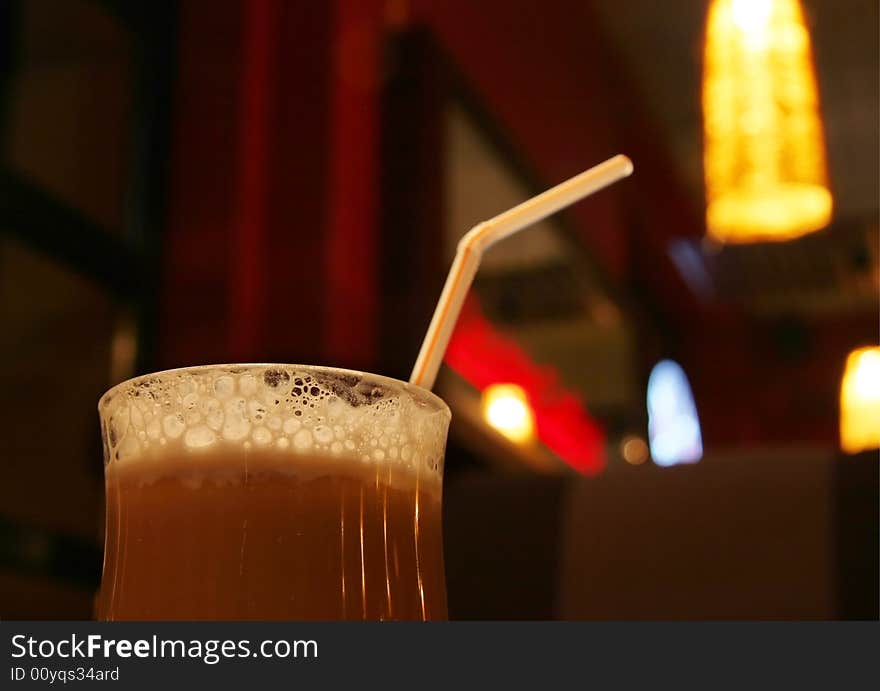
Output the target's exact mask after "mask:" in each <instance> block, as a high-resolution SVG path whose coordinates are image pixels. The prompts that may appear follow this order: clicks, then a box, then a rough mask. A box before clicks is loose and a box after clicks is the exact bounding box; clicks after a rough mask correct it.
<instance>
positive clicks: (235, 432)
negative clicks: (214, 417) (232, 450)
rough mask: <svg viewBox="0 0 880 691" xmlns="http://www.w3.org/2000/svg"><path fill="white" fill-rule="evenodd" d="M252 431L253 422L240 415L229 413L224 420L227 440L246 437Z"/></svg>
mask: <svg viewBox="0 0 880 691" xmlns="http://www.w3.org/2000/svg"><path fill="white" fill-rule="evenodd" d="M250 431H251V423H250V422H248V421H247V420H245V419H244V418H243V417H241V416H240V415H234V414H233V415H227V416H226V419H225V420H224V421H223V431H222V434H223V438H224V439H226V440H227V441H238V440H239V439H244V438H245V437H246V436H247V435H248V432H250Z"/></svg>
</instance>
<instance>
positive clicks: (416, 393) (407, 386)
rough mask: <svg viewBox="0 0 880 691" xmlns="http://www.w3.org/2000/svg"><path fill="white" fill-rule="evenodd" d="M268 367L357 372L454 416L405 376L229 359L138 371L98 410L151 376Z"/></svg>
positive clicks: (113, 390) (443, 403)
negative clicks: (139, 372) (231, 360)
mask: <svg viewBox="0 0 880 691" xmlns="http://www.w3.org/2000/svg"><path fill="white" fill-rule="evenodd" d="M268 367H279V368H287V369H298V370H306V371H312V372H322V373H327V374H335V375H339V376H354V377H358V378H359V379H361V380H364V379H366V380H367V381H370V382H375V383H376V384H380V385H384V386H387V387H389V388H391V389H393V390H394V391H402V392H406V393H408V394H410V395H411V396H412V397H413V398H415V399H417V400H420V401H423V402H424V403H427V404H429V405H432V406H433V407H434V408H435V409H436V410H437V411H438V412H445V413H446V415H447V416H448V417H452V411H451V410H450V409H449V405H448V404H447V403H446V401H444V400H443V399H442V398H440V396H438V395H437V394H435V393H434V392H433V391H431V390H430V389H426V388H424V387H422V386H419V385H418V384H411V383H410V382H408V381H403V380H402V379H395V378H394V377H388V376H385V375H384V374H374V373H373V372H365V371H363V370H355V369H347V368H345V367H330V366H326V365H300V364H294V363H285V362H226V363H218V364H212V365H191V366H188V367H173V368H171V369H164V370H157V371H155V372H147V373H146V374H139V375H138V376H136V377H131V378H129V379H125V380H124V381H121V382H119V383H118V384H115V385H113V386H111V387H110V388H109V389H107V391H105V392H104V393H103V394H102V395H101V397H100V398H99V399H98V413H99V414H102V413H103V412H104V409H105V408H106V407H107V405H108V404H109V403H110V401H111V400H112V399H113V398H114V397H115V396H116V395H117V394H118V393H120V392H121V391H123V390H125V389H127V388H129V387H133V386H137V385H138V384H139V383H141V382H143V381H146V380H148V379H150V378H152V377H161V376H163V375H175V374H186V373H193V374H199V373H201V372H207V371H210V370H224V369H225V370H232V369H263V368H268Z"/></svg>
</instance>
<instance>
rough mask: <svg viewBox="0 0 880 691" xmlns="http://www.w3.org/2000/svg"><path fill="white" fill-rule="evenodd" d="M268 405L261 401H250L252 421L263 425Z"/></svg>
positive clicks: (249, 411) (249, 409)
mask: <svg viewBox="0 0 880 691" xmlns="http://www.w3.org/2000/svg"><path fill="white" fill-rule="evenodd" d="M266 412H267V411H266V406H264V405H263V404H262V403H260V402H259V401H249V402H248V413H250V416H251V421H252V422H253V423H254V424H255V425H262V424H263V420H264V419H265V417H266Z"/></svg>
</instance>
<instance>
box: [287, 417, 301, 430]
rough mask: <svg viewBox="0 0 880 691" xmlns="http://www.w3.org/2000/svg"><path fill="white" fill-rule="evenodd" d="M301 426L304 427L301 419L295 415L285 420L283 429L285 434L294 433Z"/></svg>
mask: <svg viewBox="0 0 880 691" xmlns="http://www.w3.org/2000/svg"><path fill="white" fill-rule="evenodd" d="M300 427H302V423H301V422H300V421H299V420H297V419H296V418H295V417H289V418H287V419H286V420H285V421H284V426H283V427H282V429H283V430H284V434H293V433H294V432H296V431H297V430H298V429H299V428H300Z"/></svg>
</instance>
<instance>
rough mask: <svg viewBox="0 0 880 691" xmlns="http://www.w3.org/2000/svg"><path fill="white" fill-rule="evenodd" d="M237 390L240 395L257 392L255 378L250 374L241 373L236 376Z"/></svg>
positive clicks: (250, 394)
mask: <svg viewBox="0 0 880 691" xmlns="http://www.w3.org/2000/svg"><path fill="white" fill-rule="evenodd" d="M238 390H239V391H240V392H241V394H242V396H253V395H254V394H255V393H257V380H256V379H254V378H253V377H252V376H251V375H250V374H242V375H241V376H240V377H239V378H238Z"/></svg>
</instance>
